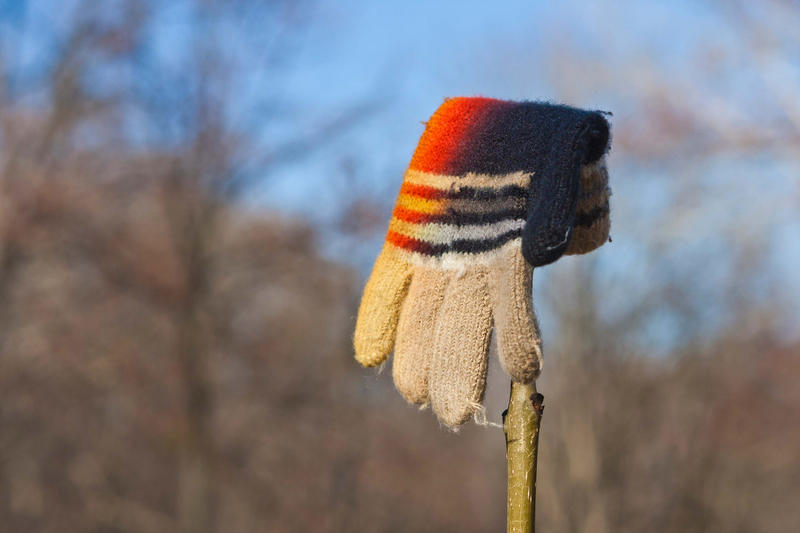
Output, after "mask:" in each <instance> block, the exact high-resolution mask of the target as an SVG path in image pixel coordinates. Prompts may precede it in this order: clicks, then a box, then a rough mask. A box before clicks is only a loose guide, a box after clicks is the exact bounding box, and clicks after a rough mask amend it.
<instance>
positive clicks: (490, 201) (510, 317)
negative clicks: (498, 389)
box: [354, 98, 610, 428]
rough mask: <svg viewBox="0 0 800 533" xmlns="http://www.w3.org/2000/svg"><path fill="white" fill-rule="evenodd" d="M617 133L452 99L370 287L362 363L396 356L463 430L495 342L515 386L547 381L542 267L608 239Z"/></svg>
mask: <svg viewBox="0 0 800 533" xmlns="http://www.w3.org/2000/svg"><path fill="white" fill-rule="evenodd" d="M609 139H610V136H609V126H608V122H607V121H606V119H605V117H604V116H603V114H602V113H599V112H592V111H583V110H579V109H575V108H571V107H568V106H563V105H552V104H546V103H538V102H507V101H501V100H494V99H489V98H453V99H449V100H446V101H445V103H444V104H442V106H440V108H439V109H438V110H437V111H436V113H434V115H433V116H432V117H431V119H430V120H429V121H428V122H427V125H426V128H425V132H424V133H423V134H422V137H421V138H420V141H419V144H418V146H417V149H416V151H415V152H414V155H413V157H412V159H411V164H410V165H409V168H408V170H407V171H406V174H405V177H404V180H403V184H402V186H401V187H400V192H399V195H398V199H397V202H396V205H395V208H394V211H393V213H392V219H391V221H390V223H389V228H388V232H387V235H386V242H385V243H384V246H383V248H382V250H381V252H380V254H379V256H378V258H377V260H376V261H375V266H374V267H373V270H372V273H371V275H370V277H369V280H368V281H367V284H366V287H365V288H364V295H363V298H362V301H361V306H360V308H359V312H358V319H357V323H356V331H355V335H354V347H355V356H356V359H357V360H358V361H359V362H360V363H361V364H362V365H364V366H376V365H379V364H381V363H383V362H384V361H385V360H386V359H387V357H388V356H389V355H390V354H391V353H392V352H394V356H395V358H394V366H393V371H392V374H393V377H394V382H395V386H396V387H397V389H398V390H399V391H400V393H401V394H402V395H403V396H404V397H405V398H406V400H408V401H409V402H411V403H414V404H430V405H431V406H432V408H433V411H434V412H435V413H436V415H437V416H438V417H439V420H440V421H441V422H442V423H443V424H445V425H446V426H448V427H452V428H455V427H457V426H459V425H461V424H463V423H464V422H465V421H467V420H468V419H469V418H470V417H471V416H474V415H476V414H477V413H479V411H480V409H481V402H482V401H483V393H484V389H485V383H486V369H487V366H488V352H489V342H490V339H491V338H492V336H494V339H495V342H496V343H497V348H498V354H499V358H500V362H501V365H502V367H503V368H504V370H505V371H506V372H507V373H508V374H509V376H511V378H512V379H513V380H515V381H518V382H522V383H530V382H531V381H533V380H534V379H536V377H537V376H538V375H539V372H540V371H541V367H542V352H541V341H540V335H539V329H538V325H537V322H536V316H535V314H534V309H533V301H532V297H531V286H532V276H533V269H534V267H538V266H543V265H546V264H548V263H551V262H553V261H555V260H556V259H558V258H559V257H560V256H561V255H563V254H565V253H566V254H582V253H587V252H589V251H591V250H594V249H595V248H597V247H598V246H601V245H602V244H603V243H605V242H606V241H607V240H608V234H609V227H610V219H609V212H610V210H609V196H610V189H609V187H608V171H607V169H606V163H605V157H604V155H605V153H606V151H607V150H608V144H609ZM492 332H494V335H492Z"/></svg>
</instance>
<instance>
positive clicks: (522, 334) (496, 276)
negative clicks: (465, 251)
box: [489, 248, 542, 383]
mask: <svg viewBox="0 0 800 533" xmlns="http://www.w3.org/2000/svg"><path fill="white" fill-rule="evenodd" d="M532 280H533V267H531V265H530V264H528V262H527V261H525V258H524V257H523V256H522V250H521V249H519V248H512V249H509V250H508V251H506V252H504V254H503V256H501V257H499V258H498V259H497V262H496V263H495V264H494V266H493V268H490V269H489V288H490V293H491V297H492V306H493V315H494V331H495V336H496V339H497V352H498V354H499V357H500V364H501V365H502V366H503V369H505V371H506V372H507V373H508V375H509V376H511V379H513V380H514V381H518V382H521V383H530V382H532V381H533V380H534V379H536V376H538V375H539V372H540V371H541V369H542V349H541V340H540V337H539V327H538V324H537V323H536V315H535V314H534V312H533V299H532V296H531V282H532Z"/></svg>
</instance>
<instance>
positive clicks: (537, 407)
mask: <svg viewBox="0 0 800 533" xmlns="http://www.w3.org/2000/svg"><path fill="white" fill-rule="evenodd" d="M543 401H544V397H543V396H542V395H541V394H539V393H538V392H536V385H535V384H533V383H532V384H530V385H523V384H521V383H514V382H512V383H511V397H510V398H509V401H508V409H507V410H506V411H505V412H504V413H503V430H504V432H505V435H506V459H507V461H508V507H507V516H508V527H507V531H508V533H534V531H535V530H536V524H535V519H536V459H537V455H538V451H539V425H540V423H541V420H542V412H543V410H544V404H543Z"/></svg>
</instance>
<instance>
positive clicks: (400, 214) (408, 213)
mask: <svg viewBox="0 0 800 533" xmlns="http://www.w3.org/2000/svg"><path fill="white" fill-rule="evenodd" d="M392 216H393V217H394V218H396V219H398V220H402V221H403V222H413V223H415V224H420V223H424V222H430V221H431V220H432V219H434V217H435V215H429V214H427V213H420V212H419V211H412V210H411V209H406V208H404V207H400V206H397V207H395V208H394V212H393V213H392Z"/></svg>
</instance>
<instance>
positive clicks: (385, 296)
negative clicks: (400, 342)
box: [353, 246, 412, 366]
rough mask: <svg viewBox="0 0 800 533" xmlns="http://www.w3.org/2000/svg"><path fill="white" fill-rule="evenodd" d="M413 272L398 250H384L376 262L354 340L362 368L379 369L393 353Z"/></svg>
mask: <svg viewBox="0 0 800 533" xmlns="http://www.w3.org/2000/svg"><path fill="white" fill-rule="evenodd" d="M411 272H412V268H411V265H410V264H409V263H408V262H407V261H404V260H403V259H402V257H400V256H399V254H398V253H397V250H396V249H394V248H391V247H388V246H387V247H384V248H383V250H381V253H380V255H379V256H378V258H377V259H376V260H375V266H374V267H373V269H372V274H370V276H369V280H368V281H367V285H366V286H365V287H364V296H363V297H362V299H361V306H360V307H359V308H358V319H357V320H356V331H355V334H354V336H353V347H354V348H355V352H356V360H357V361H358V362H359V363H361V364H362V365H364V366H377V365H379V364H381V363H383V362H384V361H385V360H386V358H387V357H389V354H390V353H392V348H393V347H394V340H395V332H396V330H397V320H398V317H399V315H400V308H401V306H402V305H403V300H404V299H405V297H406V293H407V291H408V286H409V284H410V283H411Z"/></svg>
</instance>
